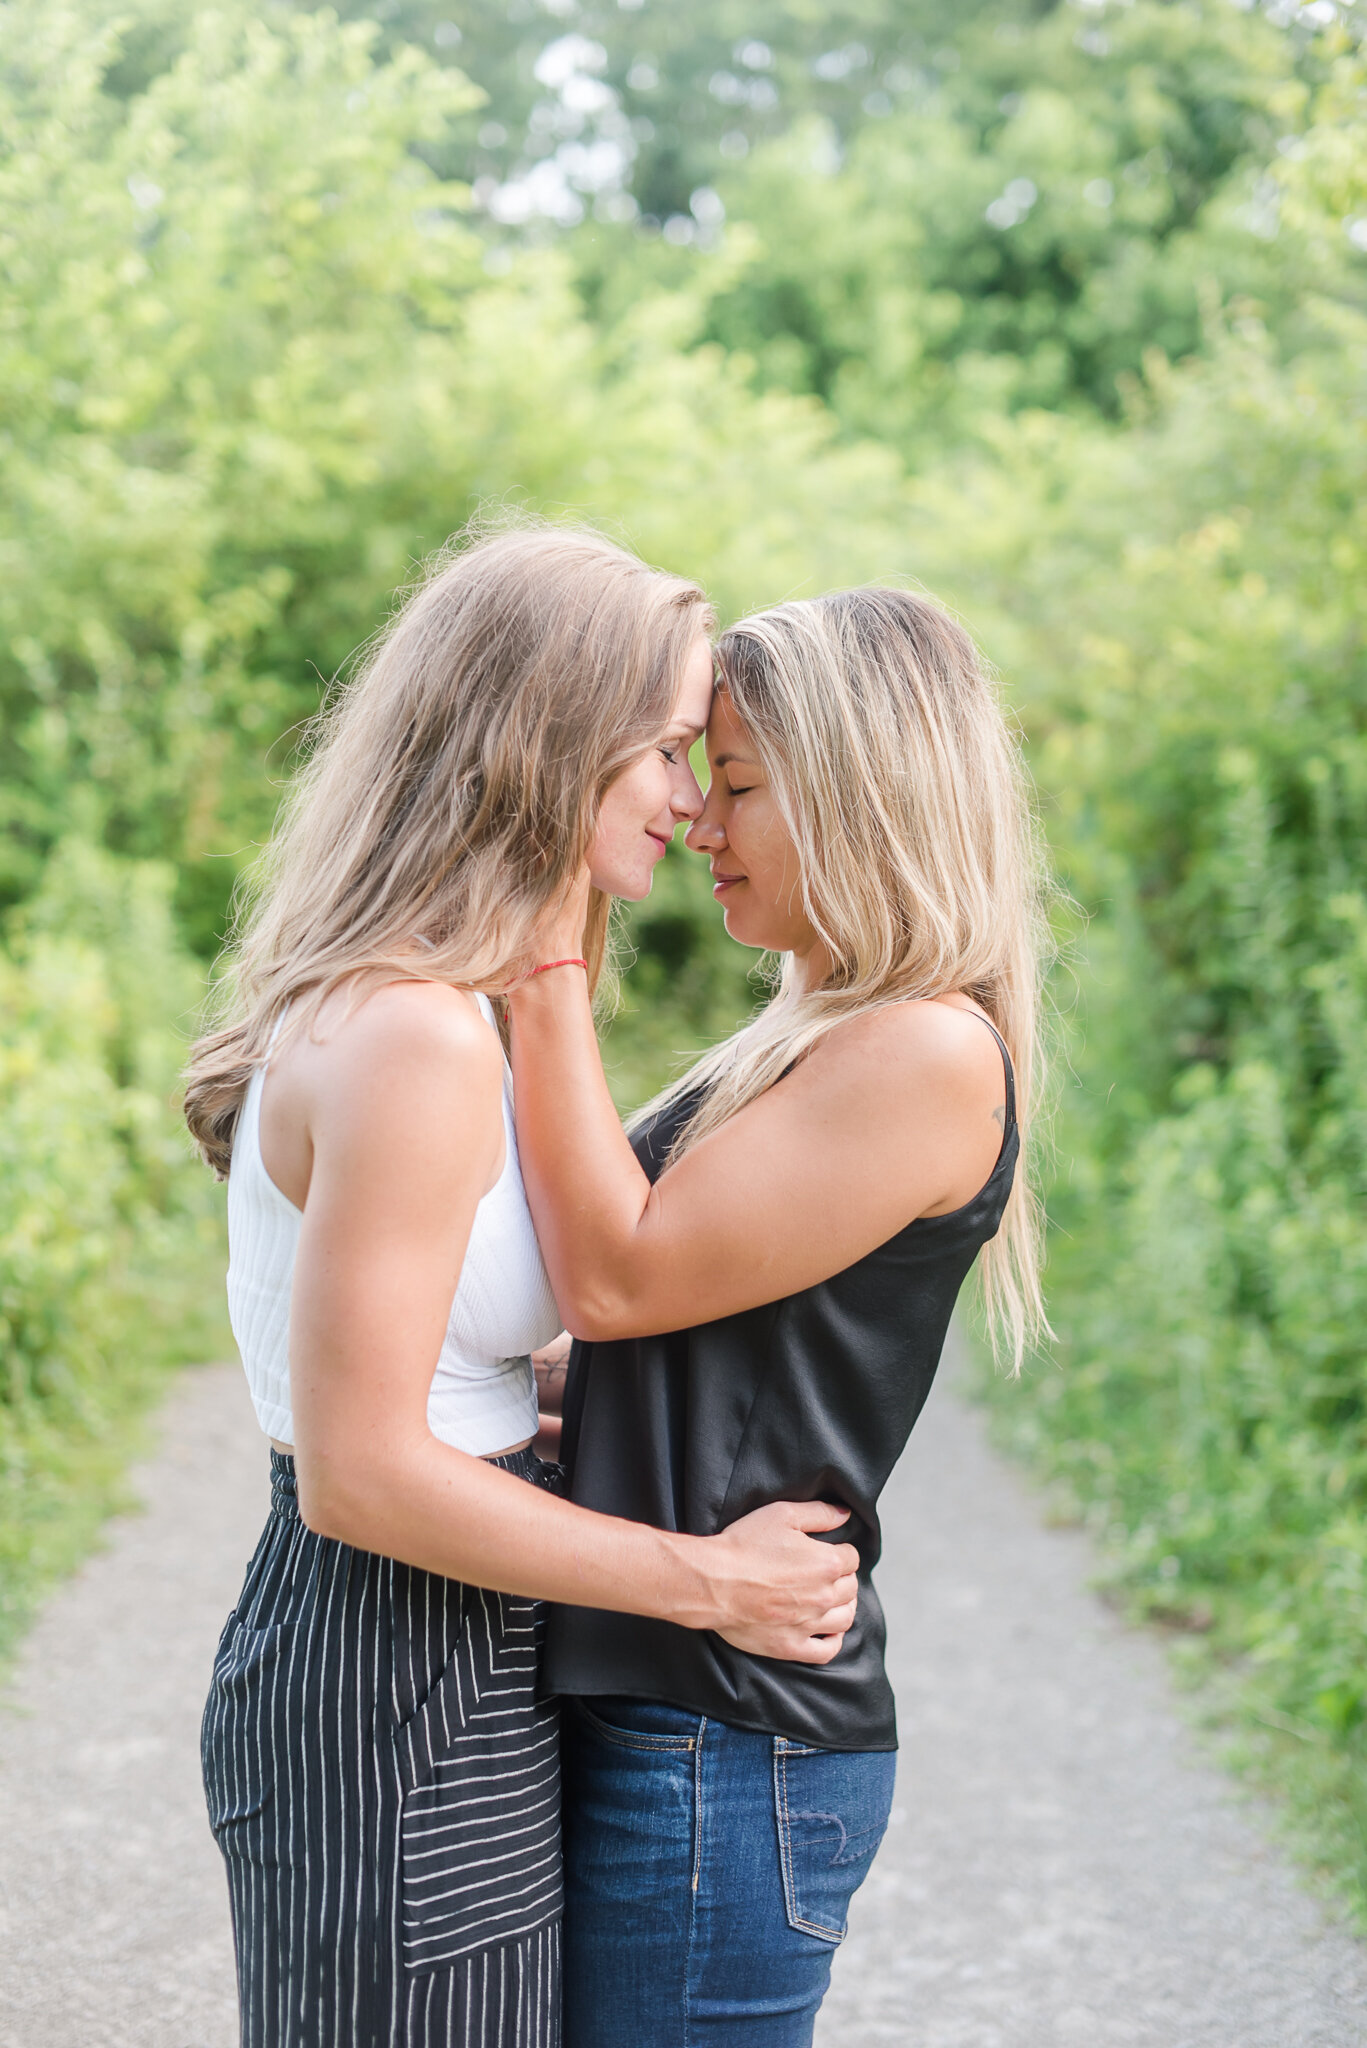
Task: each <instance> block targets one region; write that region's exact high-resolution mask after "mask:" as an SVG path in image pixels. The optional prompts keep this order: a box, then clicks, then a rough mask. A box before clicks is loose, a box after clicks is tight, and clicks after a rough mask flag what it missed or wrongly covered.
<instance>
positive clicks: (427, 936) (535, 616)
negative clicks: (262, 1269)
mask: <svg viewBox="0 0 1367 2048" xmlns="http://www.w3.org/2000/svg"><path fill="white" fill-rule="evenodd" d="M713 624H714V620H713V617H712V614H711V611H710V609H709V607H708V604H707V600H706V598H705V597H704V595H703V593H702V591H701V590H700V589H699V588H698V587H697V585H696V584H693V583H688V582H684V581H683V580H682V579H680V578H678V577H675V576H667V575H664V574H662V573H661V572H660V571H658V570H654V569H649V568H647V567H646V565H645V564H644V563H643V562H640V561H638V560H637V559H636V557H635V556H634V555H631V554H628V553H627V552H626V550H625V549H623V548H620V547H617V546H614V545H613V543H612V542H610V541H608V540H605V539H604V538H603V537H602V536H601V535H599V534H597V533H593V532H590V531H583V530H578V529H566V528H563V527H552V526H548V525H533V524H531V523H529V522H520V523H519V524H518V525H517V526H514V527H511V528H507V529H505V530H502V531H496V532H488V531H484V532H482V533H480V532H477V533H474V534H473V535H470V534H467V535H466V536H465V537H464V539H463V543H461V542H458V543H457V544H456V545H455V546H454V547H452V548H449V549H447V550H446V551H444V552H443V554H442V555H441V556H440V557H439V558H438V559H437V561H436V562H435V564H434V565H433V566H432V568H431V569H430V571H429V573H428V574H427V576H426V578H425V580H424V581H423V582H422V583H421V584H420V586H419V587H418V588H417V590H416V591H415V592H414V593H413V594H412V595H411V596H410V597H409V598H408V600H407V602H406V603H405V604H404V605H403V606H402V608H401V609H400V610H399V611H398V613H397V614H396V616H395V617H394V619H393V620H392V621H391V623H390V625H389V626H388V628H387V630H386V631H385V632H384V633H383V634H382V635H381V636H380V637H379V639H378V641H377V643H376V644H375V645H374V647H373V649H372V650H371V651H370V653H369V657H368V659H367V660H366V661H365V663H364V665H363V666H362V667H361V669H360V671H359V672H358V673H357V674H356V676H355V677H354V678H353V679H352V680H351V681H350V682H349V683H348V684H347V685H346V686H345V687H344V688H343V689H342V690H341V691H340V693H339V694H338V697H337V699H336V701H335V702H334V703H333V704H332V706H331V707H330V708H329V709H327V710H326V711H325V712H324V714H323V715H322V716H321V718H320V720H319V722H318V725H317V728H316V733H315V736H314V744H313V747H312V751H311V754H310V757H309V759H308V762H307V765H306V766H305V767H304V769H303V770H302V772H301V773H300V775H299V776H298V777H297V779H296V781H295V783H294V786H293V788H292V789H291V791H290V792H289V794H288V796H287V798H286V800H285V804H284V806H283V809H282V813H281V819H280V822H279V825H278V827H277V830H276V832H275V834H274V836H273V838H272V841H271V843H270V845H269V846H268V847H267V849H266V850H265V852H264V854H263V856H262V857H261V860H260V861H259V863H258V864H257V871H256V873H255V875H254V876H253V877H252V878H251V883H250V885H249V896H248V900H247V902H246V903H245V905H244V906H243V908H242V910H241V911H240V913H239V915H238V917H237V920H236V924H235V929H234V933H233V937H232V940H231V941H230V944H229V947H228V949H227V964H228V968H229V972H228V974H227V975H226V976H225V978H224V980H223V981H222V982H221V983H220V989H221V990H222V991H223V993H222V995H221V996H220V1001H219V1014H218V1016H217V1018H216V1028H214V1029H212V1030H210V1031H209V1032H208V1033H207V1035H206V1036H204V1037H203V1038H201V1039H200V1041H199V1043H198V1044H197V1045H196V1046H195V1048H194V1050H193V1052H192V1054H191V1058H190V1063H189V1068H188V1085H187V1088H186V1097H185V1115H186V1120H187V1122H188V1123H189V1126H190V1129H191V1131H192V1133H193V1134H194V1137H195V1139H196V1141H197V1143H198V1145H199V1148H200V1150H201V1152H202V1153H203V1155H204V1157H205V1159H206V1160H207V1161H208V1163H209V1165H210V1166H212V1167H213V1169H214V1171H215V1172H216V1173H217V1174H218V1175H219V1176H220V1177H222V1176H223V1175H224V1174H226V1173H227V1171H228V1166H229V1161H230V1159H231V1155H232V1143H233V1134H234V1131H235V1128H236V1124H237V1118H238V1114H239V1111H240V1109H241V1106H242V1099H243V1096H244V1095H245V1093H246V1089H247V1084H248V1082H249V1081H250V1080H251V1077H252V1074H253V1072H254V1071H255V1069H256V1068H257V1067H258V1066H259V1065H260V1064H261V1062H262V1060H263V1059H264V1058H265V1056H266V1052H267V1048H268V1045H269V1043H270V1039H271V1034H272V1030H273V1029H274V1027H275V1023H276V1020H277V1018H278V1017H279V1015H280V1012H281V1009H282V1006H283V1005H284V1004H285V1003H286V1002H290V1005H291V1007H290V1013H289V1021H288V1029H289V1032H290V1033H291V1034H293V1033H295V1032H296V1031H298V1030H300V1029H302V1028H304V1027H306V1026H307V1025H308V1024H309V1023H310V1021H311V1020H312V1019H313V1018H314V1017H315V1016H316V1014H317V1011H318V1007H319V1005H320V1004H321V1003H322V1002H323V1001H324V1000H325V998H326V997H327V996H328V995H329V994H330V993H331V992H332V991H333V990H335V989H337V988H338V987H340V986H342V985H343V984H345V985H346V986H347V987H348V989H349V990H350V991H351V993H352V994H353V995H354V996H355V998H356V999H357V1000H359V999H360V998H361V997H362V996H363V995H364V994H366V993H367V992H368V991H369V990H370V989H372V988H374V987H376V986H378V984H379V983H381V982H383V981H387V980H394V979H396V978H397V979H403V978H415V979H424V980H441V981H447V982H450V983H452V984H453V985H454V986H457V987H462V988H470V989H482V990H485V991H487V992H489V993H495V992H497V991H499V990H501V989H503V988H505V987H506V986H507V985H508V982H509V981H510V980H511V979H513V978H515V976H516V974H517V973H518V972H519V971H520V970H524V969H525V968H526V967H527V966H529V965H530V964H531V953H530V949H531V948H532V947H533V946H534V945H535V943H536V941H535V927H536V924H537V921H538V919H539V918H540V917H541V916H542V914H543V913H544V912H545V911H546V909H547V907H548V906H549V905H550V904H551V903H552V902H553V901H554V899H555V898H556V896H557V895H558V894H559V893H560V891H561V890H563V889H564V888H565V886H566V885H567V884H568V883H569V882H570V881H571V880H572V878H573V876H574V875H575V874H576V873H577V871H578V869H579V866H580V864H581V863H582V861H583V860H584V858H585V855H586V853H587V851H588V847H589V842H590V840H591V838H592V835H593V830H594V825H595V823H596V819H597V812H598V805H599V802H600V800H601V798H602V795H603V792H604V790H605V789H606V788H607V785H608V784H609V782H611V780H612V778H613V777H614V775H616V774H618V773H619V772H620V770H621V769H623V768H624V767H626V766H627V765H628V763H629V762H631V761H632V760H634V759H636V758H637V757H638V756H639V755H640V754H641V753H642V752H643V751H644V749H645V748H647V747H649V746H650V745H651V744H652V743H653V742H654V741H655V740H656V739H657V738H658V736H659V734H660V733H661V732H662V731H663V730H664V729H665V727H666V726H667V725H668V722H669V717H670V713H671V710H672V707H673V703H674V698H675V695H676V692H677V688H678V683H679V679H680V676H681V673H682V670H683V667H684V664H685V662H686V660H687V657H688V653H689V650H690V649H691V647H692V646H693V645H694V643H695V642H696V640H697V639H698V637H699V636H700V635H704V634H706V633H708V632H709V631H710V630H711V629H712V626H713ZM608 909H609V904H608V899H607V898H606V897H605V896H603V895H601V894H599V893H598V892H597V891H595V892H594V894H593V897H592V899H591V905H590V913H589V923H588V930H587V933H586V942H585V943H586V949H587V956H588V959H589V965H590V974H591V979H592V981H593V982H595V983H596V981H597V979H598V975H599V973H600V971H601V969H602V966H603V961H604V956H605V951H606V943H607V919H608ZM419 945H421V946H422V947H423V948H424V949H425V950H423V951H422V952H421V954H420V955H418V954H417V953H416V950H415V949H416V948H417V947H418V946H419Z"/></svg>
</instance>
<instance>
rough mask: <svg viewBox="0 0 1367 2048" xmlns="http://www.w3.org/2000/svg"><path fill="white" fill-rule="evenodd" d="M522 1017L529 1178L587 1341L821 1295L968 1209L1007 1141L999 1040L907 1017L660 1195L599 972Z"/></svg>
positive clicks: (721, 1145)
mask: <svg viewBox="0 0 1367 2048" xmlns="http://www.w3.org/2000/svg"><path fill="white" fill-rule="evenodd" d="M511 1005H512V1015H513V1068H514V1076H515V1082H516V1102H517V1123H518V1146H519V1152H520V1155H521V1161H522V1170H523V1177H524V1179H525V1181H526V1185H527V1193H528V1197H529V1200H530V1202H531V1207H532V1213H533V1215H534V1217H535V1219H536V1227H537V1235H538V1237H539V1238H540V1240H541V1245H542V1250H543V1252H544V1254H545V1258H546V1263H547V1268H548V1270H549V1272H550V1276H551V1283H552V1285H553V1287H554V1288H555V1291H556V1299H557V1300H558V1302H559V1304H560V1309H561V1313H562V1314H563V1315H564V1317H565V1320H566V1323H567V1325H568V1327H569V1328H570V1329H571V1330H573V1331H574V1333H575V1335H576V1336H580V1337H586V1338H595V1339H609V1338H614V1337H625V1336H633V1335H644V1334H647V1333H649V1332H652V1331H661V1330H675V1329H681V1328H685V1327H687V1326H689V1325H691V1324H694V1323H699V1322H705V1321H708V1320H710V1319H712V1318H714V1317H717V1316H724V1315H730V1314H734V1313H736V1312H737V1311H739V1310H741V1309H746V1308H752V1307H755V1306H756V1305H757V1304H758V1303H760V1302H765V1301H775V1300H778V1299H780V1298H781V1297H782V1296H784V1295H787V1294H793V1293H796V1292H798V1291H799V1290H801V1289H802V1288H804V1287H810V1286H813V1285H815V1284H816V1283H817V1282H818V1281H820V1280H824V1279H827V1278H829V1277H830V1275H831V1274H833V1273H837V1272H840V1271H841V1270H842V1269H843V1268H844V1267H846V1266H849V1265H852V1264H853V1263H854V1262H855V1261H856V1260H857V1259H859V1258H862V1257H863V1256H864V1255H865V1254H866V1253H868V1252H870V1251H872V1250H873V1249H874V1248H875V1246H877V1245H879V1244H882V1243H885V1242H886V1240H887V1239H888V1238H889V1237H892V1236H894V1235H895V1234H896V1232H897V1231H899V1230H900V1229H902V1228H903V1227H904V1226H905V1225H906V1224H907V1223H909V1222H911V1221H912V1220H913V1218H915V1217H917V1216H924V1215H930V1214H934V1213H936V1212H937V1211H939V1212H940V1213H944V1212H946V1211H948V1210H951V1209H954V1208H957V1207H958V1206H959V1205H960V1204H961V1203H963V1202H965V1201H968V1200H969V1199H971V1197H972V1196H973V1195H974V1194H975V1193H976V1191H977V1190H978V1188H980V1187H981V1186H982V1184H983V1183H984V1181H985V1180H986V1179H987V1178H988V1176H989V1174H990V1173H991V1171H992V1167H993V1164H994V1162H995V1160H996V1157H997V1154H998V1151H999V1149H1000V1146H1001V1139H1002V1124H1001V1120H1000V1119H1001V1114H1002V1104H1003V1096H1004V1080H1003V1070H1002V1061H1001V1054H1000V1052H999V1050H998V1048H997V1045H996V1042H995V1041H994V1039H993V1038H992V1035H991V1033H990V1032H989V1031H988V1030H987V1029H986V1028H985V1027H984V1025H983V1024H982V1023H981V1022H980V1021H979V1020H978V1019H977V1018H975V1017H973V1016H971V1015H968V1014H966V1013H965V1011H964V1009H962V1008H957V1007H954V1006H952V1005H951V1004H949V1003H943V1002H935V1003H906V1004H900V1005H898V1006H896V1007H895V1008H890V1009H887V1010H883V1011H880V1012H877V1013H875V1014H873V1015H869V1016H866V1017H862V1018H858V1019H855V1020H852V1021H851V1022H850V1023H847V1024H843V1025H841V1026H839V1027H838V1028H837V1029H836V1030H834V1031H833V1032H832V1033H831V1034H830V1035H829V1036H828V1037H827V1038H826V1039H825V1040H824V1041H823V1042H822V1043H821V1044H820V1045H818V1046H817V1047H816V1049H815V1050H814V1051H813V1052H812V1053H811V1054H809V1055H808V1057H807V1058H806V1059H805V1060H803V1062H802V1063H801V1065H800V1066H799V1067H798V1068H797V1069H796V1071H795V1072H793V1073H791V1074H789V1075H787V1076H786V1077H785V1078H784V1079H783V1080H782V1081H780V1082H778V1083H777V1084H776V1085H775V1086H774V1087H773V1088H771V1089H769V1090H768V1091H767V1093H766V1094H764V1095H762V1096H761V1097H759V1098H758V1100H756V1101H755V1102H752V1103H750V1104H749V1105H748V1106H747V1107H746V1108H745V1109H743V1110H742V1111H741V1112H740V1113H739V1114H738V1115H737V1116H735V1117H733V1118H731V1119H730V1121H729V1122H727V1123H726V1124H725V1125H723V1126H722V1127H721V1129H720V1130H717V1131H714V1132H713V1133H712V1134H711V1135H710V1136H709V1137H707V1138H705V1139H703V1140H702V1142H701V1143H699V1144H698V1145H697V1146H695V1147H693V1148H692V1149H690V1150H689V1151H688V1152H687V1153H686V1154H685V1155H684V1157H683V1158H682V1159H681V1160H680V1161H679V1163H678V1164H677V1165H676V1166H673V1167H671V1168H669V1169H668V1171H666V1172H665V1173H664V1174H662V1175H661V1177H660V1179H659V1180H658V1181H657V1182H656V1183H655V1185H654V1186H653V1187H652V1186H651V1184H650V1182H649V1181H648V1180H647V1178H646V1175H645V1174H644V1173H643V1172H642V1170H641V1168H640V1166H639V1165H638V1164H637V1162H636V1158H635V1156H634V1154H633V1153H632V1150H631V1147H630V1145H629V1144H628V1143H627V1140H626V1138H625V1136H624V1134H623V1132H622V1128H621V1125H620V1123H619V1121H618V1118H617V1114H616V1111H615V1109H614V1107H613V1104H612V1100H611V1097H610V1096H609V1094H608V1090H607V1084H606V1082H605V1080H604V1078H603V1070H602V1064H601V1061H600V1058H599V1053H598V1046H597V1041H596V1037H595V1034H594V1029H593V1018H592V1014H591V1012H590V1008H589V1002H588V995H587V990H586V987H585V982H584V976H583V974H582V973H581V972H578V971H576V970H574V969H569V968H564V969H557V970H556V971H555V972H554V973H550V974H543V975H537V976H536V977H535V978H534V979H532V980H530V981H527V982H524V983H522V984H520V985H519V987H517V988H516V989H515V990H513V991H512V995H511Z"/></svg>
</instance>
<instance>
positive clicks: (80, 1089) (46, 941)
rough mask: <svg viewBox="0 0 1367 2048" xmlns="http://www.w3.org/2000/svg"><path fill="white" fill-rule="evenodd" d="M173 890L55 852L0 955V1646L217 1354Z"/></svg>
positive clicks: (196, 981)
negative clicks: (146, 1431)
mask: <svg viewBox="0 0 1367 2048" xmlns="http://www.w3.org/2000/svg"><path fill="white" fill-rule="evenodd" d="M171 883H172V877H171V875H170V873H169V871H168V870H166V869H161V868H155V867H151V866H138V865H133V864H129V863H123V862H119V861H118V860H116V859H115V858H114V857H112V856H111V855H109V854H107V853H102V852H98V851H96V850H95V849H94V848H93V847H91V846H89V845H87V844H84V843H82V842H80V841H76V840H71V841H68V842H67V843H66V845H65V846H64V847H63V849H62V851H61V853H60V854H59V855H57V856H56V857H55V858H54V860H53V862H52V863H51V865H50V867H49V869H48V870H47V872H46V874H45V875H44V877H43V880H42V884H41V886H40V888H39V890H38V892H37V894H36V896H35V897H34V898H33V899H32V902H31V903H30V905H29V906H28V908H27V911H26V913H25V915H24V917H23V919H22V923H21V924H20V926H19V928H18V929H17V931H16V933H15V935H14V937H13V941H12V944H11V947H10V949H9V951H8V952H7V953H0V1361H3V1363H2V1366H0V1372H2V1375H3V1376H2V1377H0V1650H2V1649H3V1648H4V1647H5V1646H6V1645H7V1643H8V1642H9V1640H10V1639H11V1638H12V1636H13V1634H14V1631H15V1629H16V1628H17V1627H18V1625H19V1624H20V1622H21V1621H22V1620H23V1618H24V1616H25V1615H26V1613H27V1612H28V1610H29V1608H30V1607H31V1604H32V1602H33V1600H34V1598H35V1597H36V1595H37V1594H38V1593H39V1592H41V1591H42V1589H43V1587H44V1586H45V1585H46V1583H47V1582H48V1581H49V1580H50V1579H51V1578H52V1576H53V1575H54V1573H56V1572H58V1571H60V1570H62V1569H65V1568H66V1567H67V1566H69V1564H70V1563H71V1562H73V1561H74V1559H75V1558H76V1557H78V1556H79V1555H80V1553H81V1550H82V1549H83V1548H84V1547H85V1544H86V1543H87V1542H88V1541H89V1538H90V1536H91V1534H92V1533H93V1531H94V1530H95V1529H96V1528H97V1527H98V1525H99V1522H100V1520H101V1519H102V1517H103V1516H104V1515H105V1514H106V1513H107V1512H108V1511H109V1508H110V1506H111V1504H113V1503H114V1502H115V1501H116V1500H117V1499H118V1498H119V1480H120V1475H121V1471H122V1467H123V1465H124V1463H125V1461H126V1459H127V1455H128V1451H129V1448H130V1446H131V1444H132V1443H133V1442H134V1441H136V1422H137V1417H138V1415H139V1413H140V1412H141V1410H142V1408H143V1407H144V1406H145V1403H146V1400H147V1398H148V1397H149V1395H150V1394H151V1393H152V1392H153V1391H154V1390H155V1388H156V1387H157V1385H158V1384H159V1383H160V1379H161V1376H162V1373H163V1370H164V1368H165V1366H166V1365H168V1364H170V1363H172V1362H176V1361H179V1360H182V1359H185V1358H187V1357H191V1358H192V1357H196V1356H199V1357H203V1356H204V1355H205V1354H206V1351H207V1350H209V1349H210V1348H211V1347H214V1346H216V1345H221V1344H222V1341H223V1336H222V1331H221V1328H220V1323H221V1317H220V1316H219V1315H218V1314H217V1313H215V1312H214V1310H215V1309H216V1304H217V1296H218V1285H217V1281H218V1267H219V1264H220V1258H221V1232H220V1229H219V1224H218V1216H217V1208H218V1205H217V1202H216V1200H215V1198H214V1195H213V1193H212V1192H211V1189H210V1187H209V1185H208V1183H207V1181H206V1179H205V1177H204V1175H203V1174H202V1172H201V1171H200V1170H199V1169H198V1167H197V1166H196V1165H195V1163H194V1162H193V1161H192V1160H191V1157H190V1152H189V1147H188V1144H187V1142H186V1139H185V1136H184V1133H183V1129H182V1128H180V1127H179V1120H178V1118H177V1116H176V1114H175V1110H174V1107H173V1104H172V1102H171V1099H170V1097H171V1089H172V1086H173V1084H174V1079H175V1074H176V1070H177V1068H178V1066H179V1063H180V1060H181V1058H182V1057H183V1047H184V1039H183V1037H182V1036H181V1034H180V1032H179V1031H178V1030H177V1023H178V1021H179V1020H180V1018H181V1017H182V1015H183V1014H184V1013H185V1012H187V1011H188V1010H189V1009H190V1008H191V1007H192V1006H193V1005H194V1004H195V1003H196V1001H197V1000H198V997H199V995H200V993H201V990H202V977H201V975H200V974H199V973H198V972H197V970H196V969H195V968H194V967H193V966H192V965H191V964H190V962H189V961H188V959H187V956H186V954H185V951H184V948H183V945H182V943H181V941H180V940H179V937H178V935H177V933H176V930H175V925H174V920H173V917H172V911H171ZM210 1305H212V1306H210Z"/></svg>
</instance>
